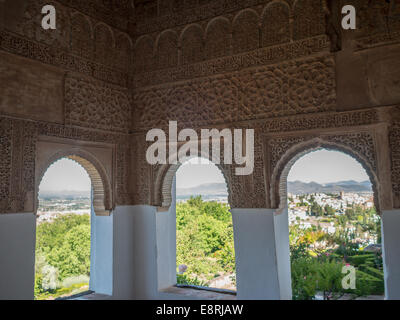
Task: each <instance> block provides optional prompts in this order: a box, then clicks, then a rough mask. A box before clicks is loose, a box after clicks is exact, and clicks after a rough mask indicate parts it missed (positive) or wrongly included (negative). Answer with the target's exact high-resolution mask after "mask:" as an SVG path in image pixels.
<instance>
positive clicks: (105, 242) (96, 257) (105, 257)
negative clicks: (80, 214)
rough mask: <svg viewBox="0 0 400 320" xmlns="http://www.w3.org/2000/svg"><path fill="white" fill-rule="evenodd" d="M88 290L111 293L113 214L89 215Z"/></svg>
mask: <svg viewBox="0 0 400 320" xmlns="http://www.w3.org/2000/svg"><path fill="white" fill-rule="evenodd" d="M90 220H91V222H90V229H91V239H90V284H89V288H90V290H92V291H94V292H96V293H100V294H106V295H112V293H113V215H111V216H108V217H106V216H96V214H95V213H94V211H93V209H92V214H91V217H90Z"/></svg>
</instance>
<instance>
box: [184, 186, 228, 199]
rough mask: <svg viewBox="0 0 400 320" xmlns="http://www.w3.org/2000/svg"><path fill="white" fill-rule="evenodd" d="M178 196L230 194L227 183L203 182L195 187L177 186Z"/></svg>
mask: <svg viewBox="0 0 400 320" xmlns="http://www.w3.org/2000/svg"><path fill="white" fill-rule="evenodd" d="M176 195H177V196H192V195H193V196H196V195H202V196H210V195H217V196H228V191H227V189H226V184H225V183H207V184H201V185H198V186H196V187H193V188H176Z"/></svg>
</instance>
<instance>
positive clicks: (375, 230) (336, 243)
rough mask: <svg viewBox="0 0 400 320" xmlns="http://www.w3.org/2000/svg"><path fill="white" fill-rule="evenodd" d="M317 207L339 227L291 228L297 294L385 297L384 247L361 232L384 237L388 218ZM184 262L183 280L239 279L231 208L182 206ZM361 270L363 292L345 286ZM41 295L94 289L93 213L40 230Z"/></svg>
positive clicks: (196, 202)
mask: <svg viewBox="0 0 400 320" xmlns="http://www.w3.org/2000/svg"><path fill="white" fill-rule="evenodd" d="M309 212H310V214H312V215H315V216H319V219H320V221H321V222H331V223H333V224H334V225H335V227H336V231H335V233H333V234H329V233H326V232H324V231H323V230H322V228H321V227H319V226H315V225H313V226H312V227H310V228H307V229H304V228H300V226H299V225H297V224H294V225H291V226H290V232H289V240H290V254H291V274H292V289H293V298H294V299H299V300H304V299H305V300H308V299H315V298H316V296H317V295H318V294H320V295H321V296H322V298H323V299H337V298H339V297H340V296H341V295H343V294H345V293H352V294H354V295H356V296H357V295H370V294H378V295H382V294H383V292H384V286H383V270H382V256H381V253H380V252H377V253H371V252H365V251H364V250H363V249H364V248H363V245H362V244H361V243H359V242H358V241H357V239H356V235H355V234H356V232H358V233H360V232H367V233H369V234H372V235H375V236H376V238H377V240H378V242H379V241H380V221H379V219H377V218H376V213H375V211H374V209H363V208H361V207H359V206H352V207H349V208H347V209H346V211H345V214H344V215H341V216H335V215H334V212H333V211H332V209H331V208H330V207H325V208H322V207H318V206H316V205H315V203H311V204H310V208H309ZM176 221H177V265H178V266H179V265H185V266H187V270H185V272H184V273H182V272H181V273H179V272H178V275H177V282H178V283H180V284H186V285H199V286H208V285H209V284H210V281H212V280H213V279H215V278H216V277H219V276H230V277H232V283H233V284H234V283H235V252H234V245H233V225H232V217H231V213H230V212H229V206H228V205H226V204H221V203H217V202H205V201H203V200H202V199H201V197H195V198H191V199H190V200H188V201H187V202H186V203H179V204H178V205H177V208H176ZM345 265H352V266H354V267H356V269H357V271H356V276H357V277H356V279H357V280H356V289H355V290H350V289H349V290H344V289H343V288H342V279H343V277H344V274H343V273H342V270H343V266H345ZM35 271H36V278H35V297H36V299H47V298H49V297H53V298H56V297H59V296H63V295H68V294H71V293H75V292H76V290H80V289H82V287H84V288H86V289H87V285H88V281H89V276H90V216H89V215H74V214H69V215H61V216H59V217H57V218H56V219H54V221H52V222H44V223H41V224H39V225H38V227H37V243H36V270H35Z"/></svg>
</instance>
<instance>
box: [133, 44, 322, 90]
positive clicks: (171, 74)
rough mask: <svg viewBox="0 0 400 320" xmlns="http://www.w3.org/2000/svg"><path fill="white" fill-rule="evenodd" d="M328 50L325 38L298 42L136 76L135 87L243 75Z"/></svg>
mask: <svg viewBox="0 0 400 320" xmlns="http://www.w3.org/2000/svg"><path fill="white" fill-rule="evenodd" d="M329 47H330V44H329V39H328V38H327V37H326V36H318V37H314V38H310V39H305V40H299V41H297V42H294V43H287V44H282V45H277V46H271V47H267V48H262V49H258V50H253V51H251V52H247V53H243V54H238V55H233V56H227V57H221V58H217V59H211V60H207V61H205V62H199V63H194V64H189V65H182V66H180V67H177V68H170V69H165V70H160V71H153V72H151V71H150V72H149V71H147V72H145V73H139V74H135V75H134V78H133V81H134V83H133V87H136V88H141V87H146V86H151V85H157V84H161V83H169V82H174V81H180V80H187V79H193V78H199V77H205V76H212V75H216V74H220V73H225V72H234V71H240V70H243V69H246V68H251V67H261V66H265V65H269V64H274V63H278V62H282V61H287V60H292V59H297V58H301V57H307V56H309V55H311V54H315V53H321V52H329Z"/></svg>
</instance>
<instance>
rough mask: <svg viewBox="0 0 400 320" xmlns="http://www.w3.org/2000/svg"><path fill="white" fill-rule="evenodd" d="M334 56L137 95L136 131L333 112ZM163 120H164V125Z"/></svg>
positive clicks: (172, 85)
mask: <svg viewBox="0 0 400 320" xmlns="http://www.w3.org/2000/svg"><path fill="white" fill-rule="evenodd" d="M333 63H334V62H333V59H332V57H331V56H330V55H327V56H323V57H320V58H312V59H307V60H303V61H291V62H286V63H282V64H279V65H273V66H265V67H260V68H258V69H257V70H256V72H255V71H253V70H251V71H250V70H244V71H242V72H239V73H232V74H225V75H222V76H217V77H210V78H206V79H199V80H192V81H187V82H184V83H177V84H171V85H162V86H158V87H152V88H148V89H137V90H136V91H135V92H134V104H135V108H134V127H135V129H137V130H144V129H148V128H156V127H157V126H160V125H162V126H166V125H167V124H168V123H167V121H168V120H177V121H178V122H180V123H181V124H182V125H183V124H184V125H186V126H192V127H197V126H202V125H210V124H216V123H223V122H225V123H226V122H235V121H244V120H254V119H257V118H269V117H282V116H287V115H294V114H304V113H315V112H321V111H333V110H334V108H335V77H334V65H333ZM160 120H163V121H161V122H160Z"/></svg>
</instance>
